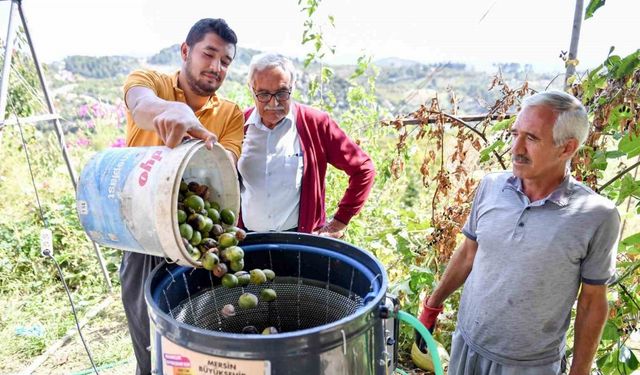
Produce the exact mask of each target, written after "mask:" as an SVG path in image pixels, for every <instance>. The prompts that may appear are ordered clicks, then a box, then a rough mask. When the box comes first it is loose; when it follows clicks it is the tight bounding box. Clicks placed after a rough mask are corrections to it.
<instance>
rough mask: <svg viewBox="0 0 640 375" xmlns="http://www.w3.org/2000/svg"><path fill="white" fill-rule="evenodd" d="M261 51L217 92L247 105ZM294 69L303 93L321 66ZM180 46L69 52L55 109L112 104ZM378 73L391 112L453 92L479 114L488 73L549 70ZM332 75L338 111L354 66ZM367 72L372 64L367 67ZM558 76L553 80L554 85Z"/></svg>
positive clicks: (56, 67) (442, 68)
mask: <svg viewBox="0 0 640 375" xmlns="http://www.w3.org/2000/svg"><path fill="white" fill-rule="evenodd" d="M259 52H260V51H257V50H252V49H244V48H239V49H238V54H237V56H236V58H235V60H234V62H233V64H232V67H231V70H230V72H229V74H228V76H227V80H226V82H225V84H224V85H223V87H222V88H221V90H220V94H221V95H222V96H225V97H228V98H230V99H231V100H235V101H237V102H239V104H240V105H241V106H244V105H249V104H250V97H249V94H248V91H247V90H246V84H245V83H246V74H247V71H248V65H249V62H250V60H251V58H252V56H254V55H255V54H257V53H259ZM295 63H296V65H297V68H298V70H299V79H298V82H297V85H296V86H297V87H296V89H297V90H298V91H299V93H300V94H301V97H305V94H306V92H307V88H308V85H309V82H310V81H311V79H313V77H315V76H316V75H317V73H318V72H319V70H320V66H318V65H312V66H311V67H309V69H304V67H303V65H302V62H301V61H298V60H296V61H295ZM180 64H181V59H180V49H179V45H177V44H176V45H173V46H169V47H167V48H164V49H162V50H160V51H158V53H156V54H154V55H152V56H149V57H147V58H142V59H139V58H133V57H129V56H99V57H89V56H69V57H67V58H65V59H64V61H62V62H58V63H54V64H51V65H48V66H47V68H48V69H47V71H48V74H49V75H50V76H51V78H50V79H49V82H50V84H51V86H52V89H53V90H54V93H56V95H55V99H56V102H57V103H56V104H57V108H58V110H59V111H60V112H61V113H62V114H63V116H65V118H67V119H70V120H71V119H74V118H75V117H76V116H77V108H78V107H79V106H82V105H83V104H90V103H92V102H100V103H106V104H117V103H119V102H120V101H121V97H122V91H121V87H122V83H123V81H124V79H125V77H126V74H127V73H128V72H129V71H131V70H134V69H139V68H149V69H156V70H160V71H164V72H171V71H175V70H177V69H178V68H179V67H180ZM374 65H375V67H376V69H377V71H378V76H377V80H376V94H377V97H378V104H379V105H380V106H381V107H383V108H384V109H385V110H386V111H387V112H388V113H391V114H392V115H398V114H406V113H409V112H411V111H413V110H415V109H416V108H417V107H418V106H419V105H420V104H423V103H425V102H426V101H428V100H430V99H431V98H433V97H435V96H436V95H437V96H438V97H439V98H440V100H441V103H444V102H448V101H449V97H450V95H452V94H455V96H456V98H457V100H458V106H459V108H458V113H460V114H478V113H483V112H485V111H486V108H488V107H489V106H490V105H491V104H493V103H494V102H495V100H496V98H497V93H495V92H490V91H488V87H489V84H490V82H491V80H492V77H493V75H494V74H496V73H497V72H499V71H500V72H501V73H502V75H503V77H504V78H505V80H506V81H507V82H509V83H510V84H511V85H512V86H516V85H520V84H521V83H522V82H523V81H524V80H527V81H529V84H530V86H531V87H533V88H534V89H537V90H543V89H545V87H546V86H547V85H548V84H549V82H551V81H552V80H553V76H551V75H549V74H538V73H536V72H534V71H533V70H532V69H531V67H530V66H528V65H525V66H521V65H520V64H516V63H506V64H501V65H500V66H495V71H494V72H483V71H477V70H475V69H474V68H473V67H470V66H468V65H466V64H463V63H456V62H444V63H439V64H422V63H420V62H416V61H411V60H403V59H394V58H386V59H383V60H379V61H376V62H375V63H374ZM329 68H330V69H331V70H332V71H333V73H334V77H333V80H332V81H331V83H330V84H329V85H328V87H325V88H324V90H325V91H329V92H331V93H333V95H334V96H335V98H336V104H335V106H334V108H335V110H336V111H337V112H340V111H343V110H344V109H345V108H347V103H346V95H347V92H348V90H349V88H350V87H351V86H352V84H351V83H350V82H349V77H350V76H351V75H352V74H353V72H354V70H355V65H339V66H329ZM370 72H371V69H370ZM560 81H561V80H556V82H554V84H555V85H559V84H560V83H561V82H560Z"/></svg>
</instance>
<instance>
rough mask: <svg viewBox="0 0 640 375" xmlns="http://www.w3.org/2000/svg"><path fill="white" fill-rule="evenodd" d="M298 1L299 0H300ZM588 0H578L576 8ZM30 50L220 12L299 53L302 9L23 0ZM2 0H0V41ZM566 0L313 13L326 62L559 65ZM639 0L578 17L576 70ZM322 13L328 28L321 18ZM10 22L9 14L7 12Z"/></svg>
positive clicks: (216, 0)
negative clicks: (328, 49)
mask: <svg viewBox="0 0 640 375" xmlns="http://www.w3.org/2000/svg"><path fill="white" fill-rule="evenodd" d="M303 2H304V1H303ZM588 2H589V0H584V3H585V7H586V4H587V3H588ZM22 4H23V8H24V12H25V16H26V18H27V22H28V27H29V30H30V31H31V34H32V37H33V40H34V45H35V48H36V53H37V54H38V57H39V58H40V60H41V61H43V62H52V61H56V60H61V59H63V58H64V57H65V56H68V55H90V56H102V55H131V56H137V57H146V56H150V55H152V54H154V53H156V52H158V51H159V50H160V49H162V48H165V47H168V46H170V45H172V44H175V43H181V42H182V41H184V39H185V37H186V34H187V32H188V30H189V28H190V27H191V26H192V25H193V23H195V22H196V21H197V20H199V19H200V18H206V17H213V18H218V17H220V18H224V19H225V20H226V21H227V22H228V23H229V25H230V26H231V27H232V28H233V29H234V30H235V31H236V34H237V35H238V39H239V40H238V45H239V46H240V47H248V48H254V49H258V50H264V51H275V52H280V53H283V54H285V55H288V56H293V57H303V56H304V55H305V54H306V53H307V52H309V51H310V50H311V46H309V45H305V46H302V45H301V44H300V42H301V36H302V31H303V23H304V21H305V19H306V15H305V14H304V13H301V11H300V9H301V6H300V5H298V0H271V1H248V0H228V1H220V0H202V1H200V0H180V1H175V0H174V1H165V0H23V1H22ZM9 5H10V1H6V0H5V1H0V27H1V28H2V29H1V30H0V37H1V38H2V39H3V40H4V39H5V35H6V29H7V22H8V19H9V12H8V9H9ZM574 9H575V1H574V0H535V1H534V0H438V1H435V0H393V1H389V0H386V1H379V0H321V1H320V6H319V9H318V12H317V18H315V21H316V23H317V24H319V25H321V27H322V30H323V33H324V36H325V38H326V39H327V40H328V41H329V42H330V43H331V44H334V45H335V46H336V53H335V55H333V56H329V57H328V58H327V59H326V61H327V62H328V63H345V64H346V63H354V62H355V61H356V58H357V57H358V56H360V55H362V54H368V55H370V56H372V57H373V58H374V60H377V59H382V58H386V57H398V58H404V59H411V60H416V61H420V62H425V63H434V62H446V61H453V62H463V63H467V64H471V65H475V66H477V67H480V68H490V67H491V66H492V64H493V63H498V62H517V63H520V64H531V65H533V66H534V69H536V70H539V71H562V70H563V69H564V63H563V62H562V61H561V60H560V59H559V57H558V56H559V54H560V51H567V50H568V49H569V43H570V37H571V28H572V24H573V13H574ZM638 14H640V0H609V1H607V3H606V5H605V6H604V7H602V8H600V9H599V10H598V11H597V12H596V13H595V15H594V17H592V18H590V19H588V20H584V21H583V22H582V32H581V37H580V45H579V49H578V60H579V61H580V64H579V66H578V69H587V68H593V67H595V66H597V65H598V64H600V63H602V61H604V59H605V58H606V56H607V54H608V52H609V48H610V47H611V46H615V47H616V50H615V52H614V53H617V54H620V55H626V54H629V53H631V52H633V51H635V50H637V49H638V48H639V47H640V34H639V33H638V29H637V28H634V25H637V19H636V18H637V15H638ZM328 15H331V16H333V17H334V19H335V27H330V25H329V24H328V23H327V22H326V18H327V16H328ZM16 21H17V20H16Z"/></svg>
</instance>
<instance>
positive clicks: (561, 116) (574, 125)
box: [522, 90, 589, 147]
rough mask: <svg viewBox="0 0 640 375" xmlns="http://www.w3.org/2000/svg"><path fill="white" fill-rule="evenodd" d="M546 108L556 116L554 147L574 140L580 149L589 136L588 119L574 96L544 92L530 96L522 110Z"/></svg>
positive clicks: (559, 92) (584, 110) (553, 91)
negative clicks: (538, 107) (537, 107)
mask: <svg viewBox="0 0 640 375" xmlns="http://www.w3.org/2000/svg"><path fill="white" fill-rule="evenodd" d="M536 106H546V107H549V108H551V110H552V111H553V112H554V113H556V114H557V115H558V118H556V122H555V124H553V142H554V143H555V144H556V146H560V145H562V144H564V143H565V142H566V141H567V140H569V139H571V138H575V139H577V140H578V147H580V146H581V145H582V144H583V143H584V141H585V140H586V139H587V135H589V119H588V118H587V111H586V109H585V108H584V106H583V105H582V103H580V101H579V100H578V99H576V98H575V97H574V96H572V95H569V94H567V93H566V92H562V91H555V90H552V91H545V92H540V93H537V94H535V95H532V96H530V97H528V98H526V99H525V100H524V102H523V103H522V109H524V108H526V107H536Z"/></svg>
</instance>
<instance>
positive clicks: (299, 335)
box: [144, 232, 388, 358]
mask: <svg viewBox="0 0 640 375" xmlns="http://www.w3.org/2000/svg"><path fill="white" fill-rule="evenodd" d="M258 241H260V243H263V244H265V245H269V244H273V243H275V242H276V241H278V243H279V242H284V243H289V244H291V243H298V242H301V243H302V244H305V245H308V244H309V243H315V244H316V245H324V246H327V247H329V249H323V250H326V251H327V252H334V253H338V252H337V251H336V250H337V249H341V250H347V252H349V253H350V254H349V255H351V256H355V258H356V259H355V261H366V262H367V264H366V265H367V266H368V267H369V268H371V267H372V266H374V267H376V268H377V269H378V270H379V271H380V272H379V273H378V275H379V277H378V276H376V277H375V278H374V280H373V281H376V280H379V281H377V282H378V285H379V287H378V293H377V295H375V296H374V297H373V298H372V299H371V300H370V301H369V302H365V303H364V305H363V306H362V307H360V308H359V309H358V310H357V311H356V312H355V313H353V314H351V315H348V316H346V317H344V318H341V319H338V320H336V321H333V322H330V323H327V324H324V325H320V326H316V327H311V328H306V329H300V330H296V331H292V332H283V333H278V334H275V335H260V334H249V335H247V334H242V333H230V332H220V331H214V330H207V329H203V328H199V327H196V326H192V325H190V324H186V323H182V322H179V321H177V320H175V319H174V318H172V317H171V316H170V315H169V314H168V313H166V312H164V311H161V310H160V309H159V308H158V306H157V304H156V302H155V300H154V298H153V296H152V293H151V287H152V284H153V283H154V282H156V280H154V279H155V278H156V275H157V274H158V272H160V271H161V270H162V269H164V268H165V267H169V268H171V269H175V268H177V267H180V266H179V265H175V264H169V263H167V262H163V263H161V264H159V265H158V266H157V267H156V268H155V269H154V270H153V271H152V272H151V274H150V275H149V277H148V278H147V280H146V281H145V285H144V289H145V300H146V303H147V307H148V312H149V317H150V319H152V321H153V323H154V324H155V326H156V329H159V331H160V334H161V335H162V336H165V337H166V338H168V339H170V340H171V341H173V342H176V343H177V344H181V345H184V346H186V347H188V348H191V349H193V350H196V351H200V352H206V353H209V354H214V355H220V354H228V353H229V351H230V349H231V350H233V349H235V350H238V353H237V354H238V355H241V356H244V357H246V358H261V357H262V356H261V355H259V354H263V353H264V352H265V351H264V345H269V344H272V343H279V344H281V345H279V347H278V350H277V353H280V354H278V355H285V356H286V355H291V354H294V353H295V354H300V353H301V352H304V351H308V350H309V348H317V347H318V346H322V347H334V346H337V345H340V344H341V343H342V342H343V341H344V340H346V339H348V338H350V337H353V336H356V335H358V334H359V333H360V332H362V331H363V330H366V329H368V328H369V327H370V326H371V325H372V324H373V322H374V321H376V320H378V319H379V315H378V308H379V306H381V304H383V303H384V299H385V298H386V294H387V291H388V279H387V274H386V270H385V268H384V267H383V265H382V263H380V261H379V260H378V259H376V258H375V257H374V256H373V255H372V254H370V253H368V252H366V251H365V250H362V249H359V248H358V247H355V246H354V245H352V244H350V243H347V242H345V241H342V240H337V239H333V238H329V237H322V236H316V235H310V234H304V233H294V232H268V233H250V234H248V235H247V238H246V239H245V241H243V244H244V243H245V242H249V244H252V243H254V242H258ZM187 268H188V267H187ZM318 336H320V338H318ZM205 337H206V338H207V339H208V340H215V342H216V344H215V345H212V346H210V347H206V348H204V347H202V346H201V345H197V343H196V341H197V340H195V339H197V338H200V339H202V338H205ZM238 341H241V342H243V343H244V344H243V343H238ZM247 342H248V343H250V344H248V345H247V344H246V343H247ZM283 342H287V343H291V344H292V345H287V344H283ZM251 343H253V344H255V345H253V344H251ZM234 344H235V345H234ZM256 345H257V346H256ZM252 348H260V350H253V351H252ZM256 354H258V356H256Z"/></svg>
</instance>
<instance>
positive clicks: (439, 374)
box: [397, 310, 444, 375]
mask: <svg viewBox="0 0 640 375" xmlns="http://www.w3.org/2000/svg"><path fill="white" fill-rule="evenodd" d="M397 317H398V319H400V320H401V321H403V322H406V323H409V325H410V326H412V327H413V328H415V329H417V330H418V332H419V333H420V335H422V338H423V339H424V341H426V343H427V348H428V349H429V353H430V354H431V359H432V360H433V369H434V371H435V372H436V375H444V371H443V370H442V363H440V357H439V356H438V346H437V344H436V341H435V340H434V339H433V337H432V336H431V333H429V330H428V329H427V328H426V327H425V326H424V325H423V324H422V323H421V322H420V321H419V320H418V319H416V318H415V317H414V316H413V315H411V314H409V313H406V312H404V311H402V310H401V311H398V313H397Z"/></svg>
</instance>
